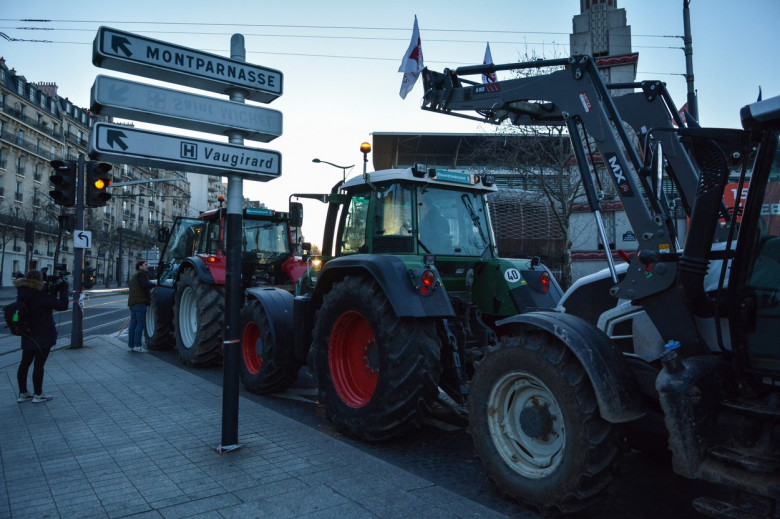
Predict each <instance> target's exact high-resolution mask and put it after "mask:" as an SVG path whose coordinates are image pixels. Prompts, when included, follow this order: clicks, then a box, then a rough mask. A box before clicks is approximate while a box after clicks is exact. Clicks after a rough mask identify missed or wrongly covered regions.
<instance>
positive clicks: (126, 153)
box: [89, 123, 282, 182]
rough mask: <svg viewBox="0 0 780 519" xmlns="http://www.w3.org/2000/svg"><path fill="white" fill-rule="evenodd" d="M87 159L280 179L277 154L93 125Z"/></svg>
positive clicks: (243, 147)
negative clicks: (88, 157)
mask: <svg viewBox="0 0 780 519" xmlns="http://www.w3.org/2000/svg"><path fill="white" fill-rule="evenodd" d="M89 156H90V158H92V159H94V160H104V161H108V162H115V163H118V164H135V165H138V166H147V167H150V168H161V169H173V170H181V171H190V172H193V173H203V174H206V175H218V176H229V175H237V176H240V177H241V178H244V179H247V180H257V181H261V182H265V181H268V180H272V179H274V178H277V177H279V176H280V175H281V171H282V167H281V162H282V155H281V153H279V152H278V151H271V150H264V149H260V148H250V147H246V146H239V145H236V144H227V143H221V142H213V141H208V140H203V139H193V138H190V137H183V136H181V135H171V134H167V133H158V132H151V131H148V130H140V129H137V128H133V127H129V126H120V125H115V124H108V123H95V125H94V126H93V128H92V132H91V133H90V136H89Z"/></svg>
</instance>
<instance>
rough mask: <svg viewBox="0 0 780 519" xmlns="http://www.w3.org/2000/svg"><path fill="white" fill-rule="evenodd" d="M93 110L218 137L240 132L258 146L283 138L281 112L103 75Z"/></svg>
mask: <svg viewBox="0 0 780 519" xmlns="http://www.w3.org/2000/svg"><path fill="white" fill-rule="evenodd" d="M91 110H92V113H95V114H99V115H107V116H112V117H122V118H126V119H133V120H137V121H143V122H147V123H153V124H163V125H166V126H176V127H178V128H184V129H187V130H195V131H200V132H206V133H215V134H218V135H225V134H226V133H227V131H228V130H239V131H241V132H242V133H243V137H244V138H245V139H249V140H253V141H259V142H269V141H271V140H273V139H275V138H276V137H279V136H280V135H281V134H282V112H280V111H278V110H271V109H269V108H265V107H263V106H257V105H250V104H245V103H236V102H234V101H228V100H223V99H216V98H213V97H205V96H201V95H196V94H189V93H186V92H180V91H178V90H171V89H169V88H161V87H157V86H152V85H147V84H144V83H136V82H134V81H127V80H124V79H119V78H114V77H109V76H102V75H101V76H97V78H96V79H95V84H94V85H93V86H92V103H91Z"/></svg>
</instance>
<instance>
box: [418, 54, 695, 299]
mask: <svg viewBox="0 0 780 519" xmlns="http://www.w3.org/2000/svg"><path fill="white" fill-rule="evenodd" d="M550 67H555V68H557V69H558V70H554V71H552V72H549V71H548V70H549V68H550ZM510 69H513V70H514V69H536V70H537V71H538V74H537V75H530V76H528V77H522V78H517V79H509V80H504V81H497V82H495V83H488V84H480V83H475V82H473V81H467V80H465V79H464V78H463V77H462V76H464V75H472V74H483V73H490V72H495V71H497V70H510ZM540 69H542V70H540ZM423 84H424V88H425V96H424V99H423V106H422V109H423V110H429V111H434V112H439V113H444V114H447V115H456V116H460V117H467V118H470V119H475V120H479V121H484V122H490V123H494V124H500V123H502V122H503V121H507V120H508V121H509V122H511V123H512V124H514V125H517V126H526V125H566V126H567V127H568V128H569V135H570V138H571V142H572V146H573V148H574V154H575V158H576V159H577V164H578V168H579V172H580V176H581V177H582V181H583V185H584V186H585V190H586V193H587V196H588V202H589V204H590V207H591V210H592V211H593V212H594V213H596V216H597V219H598V218H599V210H600V209H599V206H598V199H597V197H596V194H595V193H596V189H595V187H594V177H593V168H594V167H596V164H599V163H600V165H599V166H598V167H603V168H606V169H607V171H608V172H609V173H610V175H609V177H610V178H611V180H612V182H613V184H614V186H615V191H616V193H617V195H618V196H619V197H620V200H621V202H622V204H623V208H624V210H625V212H626V216H627V217H628V219H629V221H630V223H631V226H632V228H633V230H634V234H635V235H636V237H637V245H638V254H636V255H635V257H634V258H633V259H632V265H631V267H630V268H629V269H628V272H627V274H626V276H625V277H624V279H623V280H622V281H621V282H620V283H617V279H616V278H615V277H614V275H613V279H614V280H615V282H616V283H617V284H616V285H615V287H613V289H612V293H613V295H615V296H616V297H621V298H625V299H639V298H642V297H646V296H648V295H650V294H654V293H658V292H660V291H662V290H664V289H666V288H668V287H669V286H671V284H672V283H673V282H674V280H675V278H676V264H675V263H674V262H668V263H666V264H664V265H663V267H662V269H659V270H663V273H662V274H663V275H648V274H649V273H652V270H653V265H655V264H657V263H659V262H661V260H662V259H663V257H664V255H667V254H674V253H676V249H675V245H676V236H675V230H674V228H673V226H672V225H670V220H669V218H668V215H667V214H665V212H664V208H663V207H662V206H661V205H660V204H659V202H658V200H657V199H656V198H655V197H654V196H648V195H652V192H653V190H652V187H651V186H650V185H649V184H648V183H647V182H646V181H644V180H643V179H642V176H641V175H640V170H641V168H642V159H641V157H640V153H639V150H638V143H637V142H634V141H633V140H632V138H631V137H630V136H629V133H628V131H627V130H626V126H627V124H625V123H624V121H623V120H622V119H621V118H620V116H619V114H618V110H617V107H616V105H615V102H614V101H613V98H612V97H611V96H610V95H609V92H608V89H607V87H606V86H605V85H604V82H603V81H602V79H601V75H600V73H599V71H598V69H597V68H596V65H595V62H594V61H593V59H592V58H591V57H589V56H574V57H572V58H569V59H560V60H540V61H534V62H529V63H513V64H508V65H477V66H471V67H460V68H458V69H456V70H455V71H451V70H447V69H445V71H444V73H437V72H432V71H429V70H427V69H426V70H424V71H423ZM464 112H465V113H464ZM469 112H470V113H469ZM474 113H476V115H474ZM583 135H587V136H588V138H589V139H590V142H593V143H595V147H596V148H597V149H598V156H595V157H594V156H593V155H592V154H590V155H589V154H588V153H586V150H585V145H584V144H583V137H582V136H583ZM694 185H695V184H693V183H690V184H689V185H688V186H687V187H686V191H689V192H691V193H690V194H691V195H693V191H694V190H695V188H694V187H693V186H694ZM607 259H608V261H611V260H612V258H611V255H609V254H608V255H607ZM611 267H612V270H613V273H614V265H612V264H611ZM659 274H661V272H659Z"/></svg>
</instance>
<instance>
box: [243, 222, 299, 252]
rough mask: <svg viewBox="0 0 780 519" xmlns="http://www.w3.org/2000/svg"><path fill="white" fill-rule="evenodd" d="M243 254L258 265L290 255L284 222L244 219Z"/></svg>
mask: <svg viewBox="0 0 780 519" xmlns="http://www.w3.org/2000/svg"><path fill="white" fill-rule="evenodd" d="M242 247H243V252H244V253H245V254H249V255H252V256H254V257H256V258H257V259H258V261H259V262H260V263H273V262H275V261H277V260H278V259H280V258H282V257H287V256H289V255H290V239H289V237H288V236H287V225H286V224H285V223H284V222H271V221H267V220H249V219H244V241H243V244H242Z"/></svg>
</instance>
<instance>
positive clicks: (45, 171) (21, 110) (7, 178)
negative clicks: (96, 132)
mask: <svg viewBox="0 0 780 519" xmlns="http://www.w3.org/2000/svg"><path fill="white" fill-rule="evenodd" d="M96 121H98V118H97V117H95V116H93V115H92V114H90V113H89V110H88V109H86V108H82V107H78V106H76V105H74V104H73V103H72V102H71V101H70V100H69V99H68V98H67V97H64V98H63V97H61V96H60V95H58V92H57V85H56V83H54V82H45V83H41V82H39V83H35V82H31V81H28V80H27V78H25V77H24V76H23V75H22V74H21V73H20V72H17V71H16V70H15V69H13V68H9V67H8V65H7V64H6V63H5V60H4V59H2V58H0V283H2V285H4V286H7V285H8V284H10V283H11V281H12V280H13V278H14V276H15V275H17V273H24V272H26V271H27V270H29V269H32V268H37V269H42V268H46V267H48V269H49V272H51V271H52V270H53V269H54V265H55V263H64V264H65V265H66V268H67V270H68V271H71V272H72V271H73V267H74V265H73V260H74V255H73V252H74V251H73V238H72V234H70V233H69V232H68V231H65V232H61V226H60V224H59V221H60V218H59V217H60V216H61V215H67V214H74V212H75V211H74V208H68V207H66V208H63V207H60V206H58V205H55V204H54V202H53V200H52V199H51V197H50V196H49V191H50V190H51V188H52V187H51V185H50V182H49V177H50V175H51V173H52V171H53V169H52V167H51V166H50V164H49V162H50V161H51V160H55V159H59V160H77V159H78V157H79V155H84V156H85V158H86V160H89V159H88V158H87V145H88V142H89V134H90V130H91V128H92V126H93V124H94V123H95V122H96ZM112 166H113V168H112V170H111V174H112V176H113V179H114V182H116V183H119V182H129V181H138V180H152V179H159V178H166V179H174V180H171V181H164V182H149V183H139V184H132V185H128V186H117V187H112V188H110V190H109V192H110V193H111V195H112V198H111V200H109V202H108V204H107V205H106V206H105V207H99V208H87V209H85V211H84V224H83V228H84V230H89V231H91V232H92V240H93V241H92V246H91V247H90V248H89V249H86V250H85V251H84V259H85V262H87V263H89V265H90V266H91V267H94V268H96V270H97V278H98V286H116V283H117V281H119V282H120V283H121V284H122V285H124V284H125V282H126V279H127V278H128V277H129V275H130V274H131V273H132V269H133V265H134V263H135V261H136V259H137V258H140V257H146V254H147V251H149V250H150V249H154V248H156V247H157V246H158V243H157V236H158V230H159V229H160V227H161V226H165V225H170V224H171V222H172V221H173V219H174V218H175V217H176V216H186V215H188V214H190V213H191V211H192V204H191V198H192V197H191V194H190V181H189V179H188V177H187V174H186V173H183V172H180V171H169V170H158V169H153V168H147V167H140V166H129V165H123V164H113V165H112ZM217 178H218V177H217ZM219 185H221V182H219ZM206 189H208V185H207V187H206ZM198 199H199V201H198V203H197V204H196V205H195V207H200V210H205V209H207V208H209V207H214V206H216V203H217V202H216V196H214V203H213V204H209V203H208V200H206V201H203V202H201V201H200V199H201V197H200V196H198Z"/></svg>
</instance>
